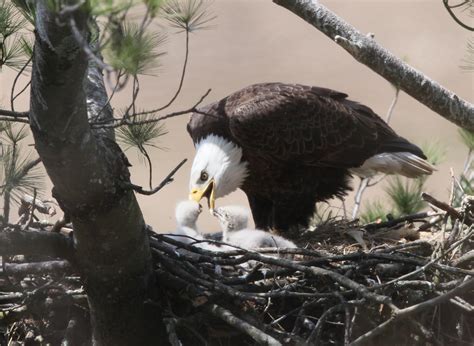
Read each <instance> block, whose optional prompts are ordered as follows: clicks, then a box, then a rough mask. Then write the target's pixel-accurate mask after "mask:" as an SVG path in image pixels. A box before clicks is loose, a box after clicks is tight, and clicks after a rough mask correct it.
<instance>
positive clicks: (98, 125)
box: [91, 89, 211, 129]
mask: <svg viewBox="0 0 474 346" xmlns="http://www.w3.org/2000/svg"><path fill="white" fill-rule="evenodd" d="M210 92H211V89H208V90H207V91H206V93H205V94H204V95H203V96H201V98H200V99H199V100H198V102H196V103H195V104H194V105H193V106H192V107H190V108H188V109H186V110H184V111H177V112H172V113H169V114H166V115H163V116H160V117H157V118H152V119H144V120H138V121H136V120H133V121H125V120H124V119H111V120H104V121H100V122H92V123H91V127H92V128H94V129H97V128H116V127H120V126H124V125H142V124H149V123H156V122H160V121H163V120H166V119H169V118H173V117H176V116H179V115H183V114H188V113H191V112H194V111H196V110H197V108H196V107H197V106H199V105H200V104H201V103H202V102H203V101H204V99H205V98H206V97H207V96H208V95H209V93H210ZM141 114H143V112H141V113H140V112H139V113H136V114H131V115H130V117H133V116H136V115H141ZM110 122H115V123H110Z"/></svg>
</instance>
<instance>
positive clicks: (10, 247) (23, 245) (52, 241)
mask: <svg viewBox="0 0 474 346" xmlns="http://www.w3.org/2000/svg"><path fill="white" fill-rule="evenodd" d="M19 254H22V255H43V256H50V257H59V258H64V259H68V258H71V257H72V256H73V254H74V252H73V244H72V239H70V238H69V237H66V236H64V235H62V234H58V233H50V232H40V231H32V230H28V231H21V230H14V231H2V232H0V255H1V256H13V255H19Z"/></svg>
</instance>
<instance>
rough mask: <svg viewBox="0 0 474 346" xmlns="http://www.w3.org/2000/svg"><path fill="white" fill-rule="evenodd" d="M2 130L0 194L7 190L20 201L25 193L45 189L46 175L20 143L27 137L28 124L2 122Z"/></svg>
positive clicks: (13, 197) (16, 200)
mask: <svg viewBox="0 0 474 346" xmlns="http://www.w3.org/2000/svg"><path fill="white" fill-rule="evenodd" d="M1 130H2V143H1V147H2V153H1V154H2V155H1V156H0V164H1V168H2V169H1V175H2V177H1V181H2V186H1V190H0V195H4V194H5V193H6V192H7V193H8V194H9V195H11V197H12V199H13V200H14V201H15V202H18V200H19V199H20V197H21V196H22V195H23V194H25V193H29V194H31V193H32V192H33V190H36V191H38V192H41V191H43V189H44V175H43V173H42V171H41V169H40V168H39V166H38V165H37V164H36V163H35V162H36V159H32V158H31V157H30V156H31V155H30V154H24V153H25V149H24V148H23V147H22V146H21V143H20V142H21V141H23V140H24V139H25V138H27V136H28V128H27V127H26V126H19V127H18V126H15V125H11V123H2V126H1Z"/></svg>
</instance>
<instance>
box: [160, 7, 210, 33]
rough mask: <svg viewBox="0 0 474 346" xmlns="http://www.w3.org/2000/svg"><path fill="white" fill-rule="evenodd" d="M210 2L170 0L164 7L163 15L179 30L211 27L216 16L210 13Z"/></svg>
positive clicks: (189, 30)
mask: <svg viewBox="0 0 474 346" xmlns="http://www.w3.org/2000/svg"><path fill="white" fill-rule="evenodd" d="M209 6H210V3H209V2H208V3H205V2H204V1H203V0H186V1H179V0H170V1H168V2H167V3H166V6H164V7H163V17H164V18H165V19H166V20H167V21H168V22H169V23H170V25H171V26H172V27H174V28H176V29H179V31H188V32H193V31H197V30H203V29H208V28H209V23H210V22H211V21H212V20H214V19H215V18H216V16H214V15H211V14H209V12H208V9H209Z"/></svg>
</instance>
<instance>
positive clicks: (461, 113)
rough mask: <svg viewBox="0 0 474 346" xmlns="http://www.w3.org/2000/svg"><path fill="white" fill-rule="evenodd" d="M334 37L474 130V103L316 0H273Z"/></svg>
mask: <svg viewBox="0 0 474 346" xmlns="http://www.w3.org/2000/svg"><path fill="white" fill-rule="evenodd" d="M273 2H274V3H276V4H277V5H280V6H282V7H284V8H286V9H287V10H289V11H291V12H293V13H294V14H296V15H297V16H299V17H301V18H302V19H304V20H305V21H306V22H308V23H309V24H311V25H312V26H314V27H315V28H316V29H318V30H319V31H321V32H322V33H323V34H325V35H326V36H328V37H329V38H330V39H331V40H334V41H335V42H336V43H338V44H339V45H340V46H341V47H342V48H344V49H345V50H346V51H347V52H348V53H349V54H351V55H352V56H353V57H354V58H355V59H356V60H357V61H359V62H360V63H362V64H364V65H366V66H367V67H369V68H370V69H372V70H373V71H374V72H376V73H378V74H379V75H381V76H382V77H383V78H385V79H386V80H387V81H389V82H390V83H392V84H393V85H395V86H396V87H397V88H399V89H401V90H403V91H405V92H406V93H407V94H408V95H410V96H412V97H413V98H415V99H416V100H418V101H419V102H421V103H423V104H424V105H425V106H427V107H428V108H430V109H431V110H433V111H434V112H436V113H438V114H439V115H441V116H442V117H444V118H445V119H447V120H449V121H451V122H453V123H454V124H456V125H458V126H460V127H462V128H465V129H467V130H471V131H474V105H472V104H471V103H469V102H467V101H465V100H463V99H461V98H459V97H458V96H457V95H456V94H454V93H453V92H451V91H449V90H447V89H446V88H444V87H442V86H441V85H440V84H438V83H437V82H435V81H434V80H432V79H430V78H428V77H426V76H425V75H424V74H423V73H421V72H420V71H418V70H416V69H414V68H413V67H411V66H410V65H408V64H406V63H405V62H403V61H402V60H401V59H399V58H397V57H396V56H395V55H393V54H392V53H391V52H389V51H388V50H387V49H385V48H383V47H382V46H380V45H379V44H377V42H376V41H375V40H374V38H373V37H370V35H369V36H367V35H363V34H362V33H361V32H360V31H358V30H357V29H356V28H354V27H353V26H352V25H350V24H349V23H347V22H345V21H344V20H343V19H342V18H340V17H338V16H337V15H336V14H334V13H333V12H331V11H330V10H329V9H327V8H326V7H325V6H323V5H321V4H320V3H319V1H317V0H273Z"/></svg>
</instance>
